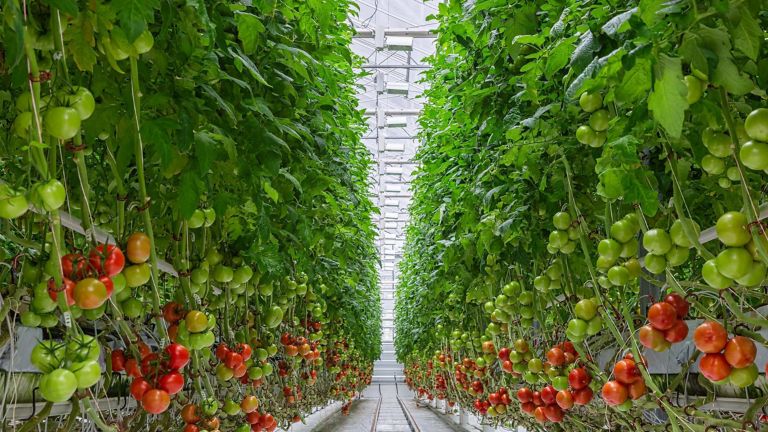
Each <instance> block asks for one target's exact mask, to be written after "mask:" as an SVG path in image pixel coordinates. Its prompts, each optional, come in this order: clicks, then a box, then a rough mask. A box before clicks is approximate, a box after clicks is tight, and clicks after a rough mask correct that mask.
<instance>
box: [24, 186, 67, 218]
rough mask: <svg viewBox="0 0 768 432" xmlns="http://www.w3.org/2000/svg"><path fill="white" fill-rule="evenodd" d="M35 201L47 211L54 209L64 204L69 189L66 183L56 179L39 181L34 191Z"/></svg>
mask: <svg viewBox="0 0 768 432" xmlns="http://www.w3.org/2000/svg"><path fill="white" fill-rule="evenodd" d="M32 193H33V196H34V198H35V199H34V201H35V203H37V204H39V206H40V207H42V208H43V209H44V210H46V211H54V210H57V209H59V208H60V207H61V206H63V205H64V202H65V201H66V199H67V191H66V189H64V185H63V184H61V182H60V181H58V180H56V179H50V180H48V181H47V182H43V183H39V184H37V185H36V186H35V188H34V189H33V191H32Z"/></svg>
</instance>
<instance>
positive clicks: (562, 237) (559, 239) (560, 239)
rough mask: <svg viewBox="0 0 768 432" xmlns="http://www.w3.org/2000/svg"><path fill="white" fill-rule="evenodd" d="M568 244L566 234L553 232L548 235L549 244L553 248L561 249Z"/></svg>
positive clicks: (558, 231)
mask: <svg viewBox="0 0 768 432" xmlns="http://www.w3.org/2000/svg"><path fill="white" fill-rule="evenodd" d="M566 243H568V232H567V231H560V230H555V231H552V232H551V233H549V244H551V245H552V246H553V247H555V248H558V249H559V248H561V247H562V246H564V245H565V244H566Z"/></svg>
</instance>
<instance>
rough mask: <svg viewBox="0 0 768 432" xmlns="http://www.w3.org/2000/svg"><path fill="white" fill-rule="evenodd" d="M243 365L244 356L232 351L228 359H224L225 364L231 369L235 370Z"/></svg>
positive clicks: (228, 354)
mask: <svg viewBox="0 0 768 432" xmlns="http://www.w3.org/2000/svg"><path fill="white" fill-rule="evenodd" d="M242 363H243V356H241V355H240V354H238V353H236V352H234V351H230V352H229V353H227V357H226V358H225V359H224V364H225V365H226V366H227V367H228V368H230V369H235V368H236V367H237V366H239V365H240V364H242Z"/></svg>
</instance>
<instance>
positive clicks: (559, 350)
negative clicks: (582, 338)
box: [547, 341, 579, 367]
mask: <svg viewBox="0 0 768 432" xmlns="http://www.w3.org/2000/svg"><path fill="white" fill-rule="evenodd" d="M578 358H579V353H578V352H576V348H574V346H573V343H572V342H571V341H565V342H563V343H560V344H557V345H555V346H554V347H552V348H551V349H550V350H549V351H547V362H548V363H549V364H550V366H554V367H561V366H566V365H569V364H572V363H574V362H575V361H576V360H577V359H578Z"/></svg>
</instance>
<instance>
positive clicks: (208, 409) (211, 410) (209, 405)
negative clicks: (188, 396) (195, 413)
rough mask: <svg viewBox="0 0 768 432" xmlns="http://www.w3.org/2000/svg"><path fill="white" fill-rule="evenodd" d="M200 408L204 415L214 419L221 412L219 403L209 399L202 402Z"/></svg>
mask: <svg viewBox="0 0 768 432" xmlns="http://www.w3.org/2000/svg"><path fill="white" fill-rule="evenodd" d="M200 408H201V409H202V411H203V414H204V415H206V416H208V417H213V416H214V415H216V411H218V410H219V402H218V401H217V400H216V399H214V398H212V397H209V398H208V399H204V400H203V401H202V402H200Z"/></svg>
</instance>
